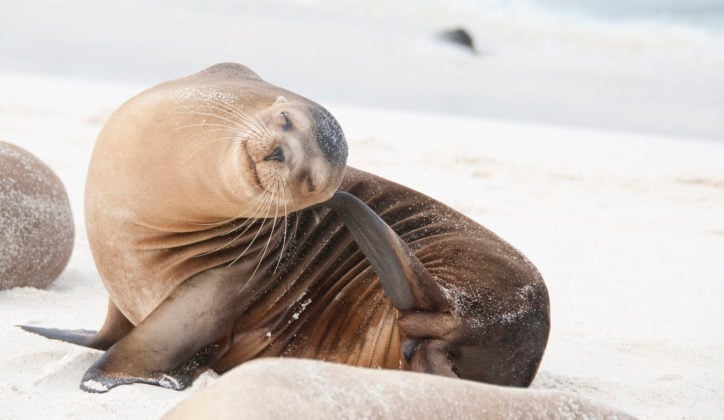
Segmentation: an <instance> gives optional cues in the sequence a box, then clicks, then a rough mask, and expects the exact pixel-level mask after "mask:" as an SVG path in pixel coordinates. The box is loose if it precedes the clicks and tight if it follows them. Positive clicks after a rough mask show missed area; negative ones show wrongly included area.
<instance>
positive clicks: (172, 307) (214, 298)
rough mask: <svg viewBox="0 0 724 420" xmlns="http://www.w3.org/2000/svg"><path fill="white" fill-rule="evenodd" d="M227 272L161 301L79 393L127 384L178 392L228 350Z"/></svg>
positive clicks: (230, 279) (233, 308) (233, 297)
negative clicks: (147, 385)
mask: <svg viewBox="0 0 724 420" xmlns="http://www.w3.org/2000/svg"><path fill="white" fill-rule="evenodd" d="M230 274H233V273H230V272H229V271H228V270H227V271H224V270H223V269H216V270H209V271H205V272H203V273H201V274H198V275H196V276H194V277H192V278H190V279H189V280H187V281H186V282H184V283H183V284H181V285H180V286H179V287H177V288H176V289H174V291H173V292H172V293H171V294H170V295H169V297H168V298H166V299H165V300H164V301H163V302H162V303H161V304H160V305H159V306H158V307H157V308H156V309H155V310H154V311H153V312H152V313H151V314H150V315H149V316H148V317H147V318H146V319H144V320H143V322H141V323H140V324H139V325H138V326H136V328H134V329H133V330H132V331H131V332H130V333H129V334H128V335H127V336H126V337H124V338H123V339H121V340H120V341H118V343H116V344H115V345H113V346H112V347H111V348H110V349H108V351H107V352H106V353H105V354H103V356H102V357H101V358H100V359H99V360H98V361H96V363H94V364H93V366H91V367H90V368H89V369H88V371H87V372H86V373H85V375H84V376H83V380H82V382H81V385H80V387H81V389H83V390H85V391H88V392H106V391H108V390H110V389H111V388H113V387H115V386H118V385H123V384H131V383H145V384H153V385H159V386H162V387H164V388H171V389H176V390H181V389H184V388H186V387H187V386H189V385H190V384H191V382H192V381H193V380H194V378H195V377H196V376H198V375H199V374H200V373H201V372H203V370H204V369H206V368H207V367H208V366H209V365H210V364H212V363H213V362H214V361H216V360H218V358H219V357H220V356H222V355H223V354H224V353H225V352H226V351H227V350H228V346H229V345H230V339H231V331H232V329H233V323H234V320H235V319H236V317H237V315H238V311H239V310H241V308H237V306H238V302H239V297H238V294H237V293H236V290H237V288H238V282H237V281H235V280H236V276H233V275H230Z"/></svg>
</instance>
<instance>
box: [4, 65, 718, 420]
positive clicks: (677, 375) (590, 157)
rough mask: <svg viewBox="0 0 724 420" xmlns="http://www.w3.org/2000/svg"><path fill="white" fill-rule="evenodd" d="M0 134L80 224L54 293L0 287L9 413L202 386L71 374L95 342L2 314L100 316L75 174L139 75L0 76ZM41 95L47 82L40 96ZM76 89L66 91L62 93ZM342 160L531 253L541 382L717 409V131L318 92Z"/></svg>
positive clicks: (697, 409) (610, 400)
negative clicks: (541, 117) (403, 106)
mask: <svg viewBox="0 0 724 420" xmlns="http://www.w3.org/2000/svg"><path fill="white" fill-rule="evenodd" d="M0 87H1V88H2V91H3V92H7V91H11V92H15V93H17V94H19V93H22V94H23V96H22V97H21V96H16V97H14V98H11V99H8V97H4V98H2V102H1V103H0V128H1V129H2V133H3V134H2V135H3V136H4V140H7V141H11V142H14V143H16V144H18V145H20V146H21V147H24V148H26V149H28V150H30V151H31V152H33V153H35V154H36V155H37V156H39V157H40V158H41V159H43V160H44V161H46V162H47V163H48V164H49V165H50V166H51V167H52V168H53V169H54V170H55V171H56V172H57V173H58V174H59V175H60V177H61V178H62V180H63V181H64V182H65V185H66V186H67V188H68V191H69V194H70V198H71V203H72V206H73V210H74V212H75V220H76V224H77V227H78V236H77V243H76V246H75V250H74V254H73V257H72V259H71V261H70V264H69V266H68V268H67V269H66V270H65V272H64V273H63V274H62V275H61V277H60V278H59V279H58V280H57V281H56V282H55V283H54V284H53V285H52V286H51V287H50V288H49V289H48V290H34V289H14V290H9V291H3V292H0V308H2V311H0V342H2V343H4V346H3V347H2V349H0V366H2V367H3V368H2V370H0V406H2V407H3V413H4V414H3V416H7V417H8V418H23V417H33V416H35V417H43V418H67V417H74V416H77V417H84V418H85V417H89V416H123V417H129V418H153V417H156V416H158V415H160V414H161V413H163V412H165V411H166V410H167V409H168V408H170V407H172V406H173V405H174V404H175V403H176V402H177V401H179V400H180V399H182V398H184V397H186V396H188V395H190V393H191V392H193V391H194V390H195V389H198V388H200V387H203V386H204V385H205V384H206V383H207V381H208V380H210V379H211V378H212V377H213V375H210V374H206V375H204V376H202V378H201V379H200V380H199V382H198V383H197V384H196V385H194V388H192V389H191V390H188V391H185V392H180V393H178V392H173V391H169V390H165V389H161V388H156V387H152V386H146V385H134V386H122V387H119V388H117V389H114V390H113V391H111V392H109V393H108V394H104V395H91V394H86V393H84V392H82V391H80V390H79V389H78V384H79V381H80V378H81V376H82V374H83V372H84V370H85V369H86V368H87V367H88V366H89V365H90V364H91V363H92V362H93V361H94V360H95V359H96V358H97V357H98V356H99V354H100V353H99V352H97V351H93V350H88V349H84V348H81V347H77V346H73V345H70V344H65V343H60V342H54V341H50V340H46V339H43V338H41V337H38V336H35V335H32V334H29V333H26V332H23V331H21V330H20V329H18V328H15V327H13V325H15V324H32V325H42V326H52V327H62V328H88V329H95V328H98V327H99V326H100V325H101V323H102V321H103V316H104V314H105V304H106V293H105V291H104V289H103V287H102V285H101V283H100V280H99V278H98V275H97V274H96V271H95V268H94V266H93V262H92V259H91V256H90V251H89V248H88V244H87V239H86V237H85V232H84V229H83V217H82V216H83V215H82V195H83V194H82V193H83V180H84V172H85V169H86V166H87V159H88V156H89V153H90V150H91V148H92V144H93V140H94V137H95V135H96V133H97V131H98V130H99V128H100V126H101V124H102V121H103V120H104V118H105V117H106V116H107V114H108V112H109V111H110V110H112V109H113V107H114V106H116V104H118V103H119V101H121V100H123V99H124V98H126V97H128V96H130V95H131V94H133V92H134V91H135V89H137V88H135V87H130V86H122V85H112V84H98V83H86V82H68V81H65V80H62V79H54V78H47V77H27V76H22V75H17V74H1V75H0ZM39 92H42V93H43V95H39ZM67 98H72V103H73V106H67ZM330 109H331V110H332V112H333V113H335V114H336V115H337V116H338V118H339V120H340V122H341V123H342V125H343V127H344V128H345V130H346V132H347V136H348V139H349V143H350V156H351V157H350V164H351V165H354V166H358V167H360V168H364V169H367V170H371V171H374V172H376V173H379V174H381V175H383V176H386V177H389V178H391V179H394V180H396V181H399V182H402V183H404V184H407V185H410V186H412V187H414V188H417V189H419V190H421V191H424V192H425V193H428V194H430V195H432V196H434V197H436V198H438V199H441V200H443V201H445V202H447V203H449V204H451V205H452V206H454V207H455V208H457V209H459V210H461V211H463V212H464V213H466V214H468V215H470V216H472V217H473V218H475V219H476V220H478V221H479V222H480V223H482V224H484V225H485V226H487V227H489V228H491V229H493V230H494V231H496V232H497V233H499V234H500V235H501V236H503V237H504V238H506V239H507V240H509V241H510V242H511V243H513V244H514V245H515V246H517V247H518V248H519V249H521V250H522V251H523V252H524V253H525V254H526V255H527V256H528V257H530V259H531V260H532V261H533V262H534V263H535V264H536V265H537V266H538V267H539V269H540V270H541V272H542V273H543V276H544V278H545V279H546V281H547V283H548V287H549V290H550V295H551V305H552V317H553V328H552V332H551V337H550V342H549V347H548V350H547V352H546V355H545V357H544V361H543V365H542V367H541V370H540V373H539V375H538V377H537V379H536V381H535V383H534V386H535V387H539V388H550V389H558V390H565V391H571V392H574V393H576V394H579V395H582V396H586V397H592V398H596V399H598V400H601V401H604V402H606V403H607V404H609V405H611V406H613V407H617V408H619V409H623V410H626V411H629V412H631V413H633V414H635V415H639V416H642V417H649V418H661V417H667V418H673V417H688V418H706V417H712V416H717V415H718V414H721V413H722V411H723V410H724V391H723V388H722V380H723V379H724V370H723V369H724V357H723V356H722V354H724V325H723V320H724V309H722V305H721V304H720V300H721V296H724V283H723V282H722V273H724V258H722V251H724V220H723V219H722V214H724V165H722V162H724V144H721V143H716V142H708V141H697V140H692V139H688V140H682V139H669V138H657V137H646V136H641V135H630V134H622V133H616V132H605V131H591V130H582V129H569V128H563V127H551V126H536V125H529V124H521V123H518V124H512V123H503V122H499V121H492V120H486V119H470V118H462V117H450V116H441V115H433V114H420V113H403V112H392V111H382V110H372V109H363V108H356V107H348V106H330Z"/></svg>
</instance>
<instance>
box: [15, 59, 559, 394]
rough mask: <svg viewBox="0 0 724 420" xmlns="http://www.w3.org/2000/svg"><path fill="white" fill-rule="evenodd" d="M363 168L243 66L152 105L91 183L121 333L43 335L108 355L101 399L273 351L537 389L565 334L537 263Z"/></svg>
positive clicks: (287, 97) (158, 95)
mask: <svg viewBox="0 0 724 420" xmlns="http://www.w3.org/2000/svg"><path fill="white" fill-rule="evenodd" d="M346 158H347V146H346V143H345V139H344V134H343V132H342V129H341V128H340V126H339V124H338V123H337V121H336V120H335V119H334V117H332V115H331V114H329V113H328V112H327V111H326V110H325V109H324V108H322V107H321V106H319V105H317V104H316V103H314V102H311V101H309V100H308V99H305V98H302V97H300V96H298V95H296V94H294V93H291V92H288V91H286V90H283V89H281V88H278V87H275V86H272V85H270V84H268V83H266V82H264V81H263V80H262V79H260V78H259V76H257V75H256V74H255V73H253V72H252V71H251V70H249V69H247V68H246V67H243V66H241V65H238V64H219V65H216V66H213V67H211V68H209V69H206V70H204V71H202V72H200V73H197V74H195V75H192V76H190V77H186V78H183V79H179V80H175V81H171V82H167V83H163V84H161V85H158V86H156V87H153V88H151V89H149V90H147V91H145V92H143V93H141V94H139V95H138V96H136V97H134V98H132V99H131V100H129V101H128V102H127V103H125V104H124V105H122V106H121V107H120V108H119V109H118V110H117V111H116V112H115V113H114V114H113V115H112V116H111V117H110V119H109V120H108V122H107V123H106V125H105V127H104V128H103V130H102V131H101V133H100V135H99V138H98V141H97V143H96V146H95V149H94V152H93V156H92V159H91V164H90V168H89V172H88V179H87V185H86V226H87V231H88V237H89V241H90V246H91V250H92V252H93V256H94V259H95V262H96V266H97V267H98V271H99V273H100V276H101V278H102V279H103V283H104V285H105V286H106V288H107V289H108V293H109V298H110V301H109V305H108V314H107V318H106V322H105V324H104V325H103V327H102V328H101V329H100V331H98V332H97V333H95V332H90V331H62V330H53V329H43V328H38V327H27V326H26V327H24V328H25V329H26V330H29V331H33V332H36V333H39V334H41V335H44V336H46V337H50V338H54V339H59V340H64V341H69V342H73V343H77V344H81V345H85V346H88V347H93V348H97V349H107V351H106V352H105V353H104V354H103V356H102V357H101V358H100V359H99V360H98V361H97V362H96V363H95V364H93V366H91V367H90V368H89V369H88V371H87V372H86V374H85V375H84V377H83V380H82V382H81V388H82V389H84V390H86V391H90V392H105V391H107V390H109V389H110V388H112V387H114V386H116V385H119V384H127V383H136V382H141V383H149V384H156V385H160V386H163V387H168V388H173V389H183V388H185V387H187V386H188V385H189V384H190V383H191V382H192V381H193V379H194V378H195V377H196V376H197V375H198V374H200V373H201V372H202V371H203V370H205V369H207V368H211V369H213V370H215V371H217V372H224V371H227V370H229V369H230V368H232V367H234V366H236V365H238V364H240V363H243V362H245V361H247V360H251V359H254V358H258V357H264V356H285V357H300V358H311V359H320V360H327V361H333V362H341V363H346V364H350V365H356V366H364V367H383V368H390V369H411V370H415V371H422V372H429V373H435V374H440V375H446V376H459V377H462V378H468V379H474V380H478V381H485V382H491V383H496V384H506V385H517V386H526V385H528V384H529V383H530V382H531V380H532V379H533V376H534V375H535V372H536V370H537V368H538V365H539V363H540V360H541V357H542V354H543V350H544V348H545V344H546V341H547V337H548V329H549V310H548V295H547V291H546V288H545V286H544V284H543V281H542V279H541V277H540V275H539V273H538V271H537V270H536V269H535V267H534V266H533V265H532V264H531V263H530V262H529V261H528V260H527V259H526V258H525V257H524V256H522V255H521V254H520V253H519V252H517V251H516V250H515V249H513V248H512V247H511V246H510V245H508V244H507V243H505V242H504V241H503V240H501V239H500V238H498V237H497V236H495V235H494V234H493V233H491V232H490V231H488V230H486V229H485V228H483V227H481V226H479V225H478V224H476V223H474V222H473V221H471V220H470V219H468V218H466V217H465V216H463V215H461V214H459V213H457V212H455V211H454V210H452V209H450V208H449V207H447V206H445V205H443V204H441V203H438V202H437V201H435V200H433V199H431V198H429V197H426V196H424V195H423V194H420V193H418V192H416V191H413V190H410V189H408V188H405V187H403V186H401V185H398V184H395V183H393V182H390V181H387V180H384V179H382V178H379V177H377V176H374V175H372V174H368V173H365V172H363V171H359V170H356V169H353V168H349V167H348V168H345V164H346ZM350 232H351V234H350ZM378 280H379V281H378Z"/></svg>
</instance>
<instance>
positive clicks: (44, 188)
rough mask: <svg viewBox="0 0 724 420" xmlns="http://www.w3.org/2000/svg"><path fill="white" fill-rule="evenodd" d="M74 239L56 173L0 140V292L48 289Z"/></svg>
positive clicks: (65, 261)
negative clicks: (4, 290)
mask: <svg viewBox="0 0 724 420" xmlns="http://www.w3.org/2000/svg"><path fill="white" fill-rule="evenodd" d="M73 238H74V226H73V216H72V214H71V210H70V203H69V201H68V195H67V194H66V191H65V187H64V186H63V183H62V182H61V181H60V179H59V178H58V177H57V175H55V173H54V172H53V171H52V170H51V169H50V168H49V167H48V166H47V165H46V164H44V163H43V162H41V161H40V160H39V159H38V158H36V157H35V156H33V154H31V153H30V152H28V151H27V150H25V149H22V148H20V147H18V146H15V145H12V144H9V143H5V142H0V290H3V289H10V288H12V287H19V286H30V287H37V288H44V287H46V286H48V285H49V284H50V283H51V282H53V280H55V279H56V278H57V277H58V275H59V274H60V273H61V272H62V271H63V269H64V268H65V266H66V264H67V263H68V260H69V259H70V254H71V252H72V251H73Z"/></svg>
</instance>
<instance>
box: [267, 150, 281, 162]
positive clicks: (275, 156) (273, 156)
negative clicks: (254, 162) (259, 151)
mask: <svg viewBox="0 0 724 420" xmlns="http://www.w3.org/2000/svg"><path fill="white" fill-rule="evenodd" d="M264 160H276V161H277V162H284V151H283V150H282V148H281V146H277V147H275V148H274V150H272V152H271V153H269V154H268V155H266V156H264Z"/></svg>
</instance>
